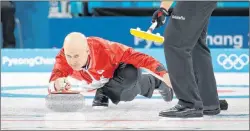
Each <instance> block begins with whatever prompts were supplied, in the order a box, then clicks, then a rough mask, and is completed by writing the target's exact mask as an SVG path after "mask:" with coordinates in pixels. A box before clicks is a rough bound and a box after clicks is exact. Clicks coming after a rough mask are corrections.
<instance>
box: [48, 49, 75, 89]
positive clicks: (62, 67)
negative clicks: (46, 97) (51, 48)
mask: <svg viewBox="0 0 250 131" xmlns="http://www.w3.org/2000/svg"><path fill="white" fill-rule="evenodd" d="M55 59H56V60H55V64H54V67H53V69H52V72H51V76H50V79H49V83H50V85H49V89H50V90H56V89H55V83H54V82H55V81H56V80H57V79H59V78H66V77H67V76H69V75H70V74H71V73H72V72H73V69H72V68H71V67H70V66H69V65H68V63H67V61H66V58H65V55H64V50H63V49H61V50H60V52H59V53H58V54H57V56H56V58H55Z"/></svg>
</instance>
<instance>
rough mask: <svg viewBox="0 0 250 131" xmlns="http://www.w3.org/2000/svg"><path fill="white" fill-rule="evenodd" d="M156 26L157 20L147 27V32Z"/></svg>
mask: <svg viewBox="0 0 250 131" xmlns="http://www.w3.org/2000/svg"><path fill="white" fill-rule="evenodd" d="M156 26H157V22H156V21H155V22H154V23H152V25H151V26H150V27H149V28H148V31H147V32H150V33H151V32H152V31H153V30H154V29H155V27H156Z"/></svg>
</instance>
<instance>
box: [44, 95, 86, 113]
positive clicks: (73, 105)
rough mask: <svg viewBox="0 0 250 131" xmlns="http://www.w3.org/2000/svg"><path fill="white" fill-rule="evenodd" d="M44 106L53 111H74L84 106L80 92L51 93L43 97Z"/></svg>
mask: <svg viewBox="0 0 250 131" xmlns="http://www.w3.org/2000/svg"><path fill="white" fill-rule="evenodd" d="M45 101H46V107H47V108H49V109H50V110H53V111H55V112H76V111H78V110H80V109H82V108H83V107H84V96H83V95H82V94H80V93H51V94H49V95H47V97H46V98H45Z"/></svg>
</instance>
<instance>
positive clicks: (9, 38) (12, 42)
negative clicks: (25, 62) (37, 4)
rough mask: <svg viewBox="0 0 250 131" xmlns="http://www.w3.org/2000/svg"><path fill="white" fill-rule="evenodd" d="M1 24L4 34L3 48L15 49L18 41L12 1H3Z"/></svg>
mask: <svg viewBox="0 0 250 131" xmlns="http://www.w3.org/2000/svg"><path fill="white" fill-rule="evenodd" d="M1 22H2V32H3V33H2V34H3V45H2V46H3V48H14V47H15V46H16V39H15V35H14V30H15V7H14V4H13V3H12V2H10V1H1Z"/></svg>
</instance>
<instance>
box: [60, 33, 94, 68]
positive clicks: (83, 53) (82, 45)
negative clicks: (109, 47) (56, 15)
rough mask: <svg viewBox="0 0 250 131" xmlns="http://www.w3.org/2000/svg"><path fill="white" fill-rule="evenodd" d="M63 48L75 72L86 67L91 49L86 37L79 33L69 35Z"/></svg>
mask: <svg viewBox="0 0 250 131" xmlns="http://www.w3.org/2000/svg"><path fill="white" fill-rule="evenodd" d="M63 48H64V53H65V57H66V60H67V62H68V64H69V65H70V66H71V67H72V68H73V69H74V70H81V68H82V67H83V66H85V65H86V63H87V60H88V55H89V47H88V42H87V38H86V37H85V35H83V34H82V33H79V32H72V33H70V34H68V35H67V36H66V37H65V39H64V43H63Z"/></svg>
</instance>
